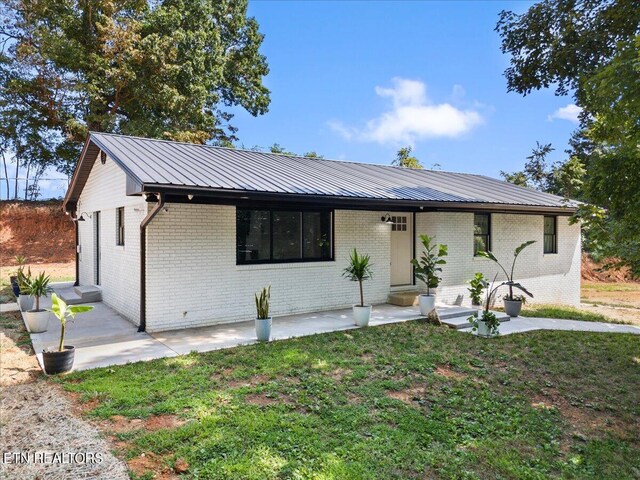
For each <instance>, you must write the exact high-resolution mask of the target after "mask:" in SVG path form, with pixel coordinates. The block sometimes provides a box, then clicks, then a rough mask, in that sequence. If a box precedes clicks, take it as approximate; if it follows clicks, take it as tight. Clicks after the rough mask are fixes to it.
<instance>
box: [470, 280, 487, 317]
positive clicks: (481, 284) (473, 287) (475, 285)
mask: <svg viewBox="0 0 640 480" xmlns="http://www.w3.org/2000/svg"><path fill="white" fill-rule="evenodd" d="M486 284H487V282H486V279H485V278H484V275H483V274H482V273H480V272H478V273H476V274H475V276H474V277H473V278H472V279H471V280H469V288H467V290H469V296H470V297H471V306H472V307H476V308H478V307H480V308H481V307H482V293H483V292H484V289H485V288H486Z"/></svg>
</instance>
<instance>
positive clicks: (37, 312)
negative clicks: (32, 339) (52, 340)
mask: <svg viewBox="0 0 640 480" xmlns="http://www.w3.org/2000/svg"><path fill="white" fill-rule="evenodd" d="M50 291H51V287H49V276H48V275H45V273H44V272H42V273H40V275H38V276H36V277H34V278H33V279H31V282H30V283H29V287H28V291H27V293H28V294H29V296H30V297H32V298H33V299H34V300H35V308H34V309H32V310H27V311H26V312H25V317H26V320H27V328H28V329H29V331H30V332H31V333H42V332H46V331H47V327H48V325H49V311H48V310H45V309H44V308H42V309H41V308H40V300H41V299H42V298H43V297H46V296H47V295H48V294H49V292H50Z"/></svg>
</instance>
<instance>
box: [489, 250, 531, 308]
mask: <svg viewBox="0 0 640 480" xmlns="http://www.w3.org/2000/svg"><path fill="white" fill-rule="evenodd" d="M534 243H536V241H535V240H529V241H528V242H524V243H523V244H522V245H520V246H519V247H518V248H516V250H515V252H514V253H513V263H512V264H511V270H510V271H507V269H506V268H504V267H503V266H502V264H501V263H500V262H499V261H498V259H497V258H496V256H495V255H494V254H493V253H491V252H483V251H481V252H478V256H481V257H485V258H488V259H489V260H493V261H494V262H495V263H497V264H498V266H499V267H500V268H501V269H502V271H503V272H504V274H505V276H506V277H507V281H506V282H504V283H502V284H501V286H502V285H506V286H508V287H509V294H508V295H507V296H505V297H503V302H504V311H505V313H506V314H507V315H509V316H510V317H517V316H518V315H520V310H522V304H523V303H524V297H523V296H521V295H514V294H513V289H514V288H516V285H519V287H518V288H520V290H522V291H523V292H524V293H525V294H527V295H528V296H529V297H531V298H533V295H532V294H531V293H529V292H528V291H527V290H525V289H524V288H523V287H522V286H521V285H520V284H519V283H518V284H516V283H515V282H514V280H513V272H514V270H515V268H516V260H518V256H519V255H520V253H522V251H523V250H524V249H525V248H527V247H528V246H529V245H532V244H534Z"/></svg>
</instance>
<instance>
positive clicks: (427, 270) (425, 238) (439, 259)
mask: <svg viewBox="0 0 640 480" xmlns="http://www.w3.org/2000/svg"><path fill="white" fill-rule="evenodd" d="M434 239H435V237H430V236H429V235H420V241H421V242H422V246H423V247H424V251H423V252H422V256H421V257H420V258H419V259H417V258H414V259H413V260H411V263H412V264H413V266H414V272H415V276H416V278H417V279H419V280H422V281H423V282H424V284H425V285H426V286H427V293H422V294H420V297H419V304H420V314H421V315H429V314H430V313H431V312H432V311H433V309H434V308H436V297H435V295H432V294H431V289H432V288H438V285H440V281H441V280H442V279H441V278H440V276H439V274H440V273H441V272H442V267H441V266H440V265H444V264H446V263H447V262H446V260H445V259H444V258H443V257H446V256H447V246H446V245H435V244H433V245H432V243H431V242H432V241H433V240H434ZM436 249H437V253H436Z"/></svg>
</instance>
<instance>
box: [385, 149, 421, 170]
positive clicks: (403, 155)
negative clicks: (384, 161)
mask: <svg viewBox="0 0 640 480" xmlns="http://www.w3.org/2000/svg"><path fill="white" fill-rule="evenodd" d="M412 150H413V148H412V147H410V146H408V147H402V148H401V149H400V150H398V153H397V154H396V158H395V160H393V162H391V165H395V166H397V167H404V168H415V169H422V168H423V167H422V164H421V163H420V160H418V159H417V158H416V157H414V156H413V155H411V152H412Z"/></svg>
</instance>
